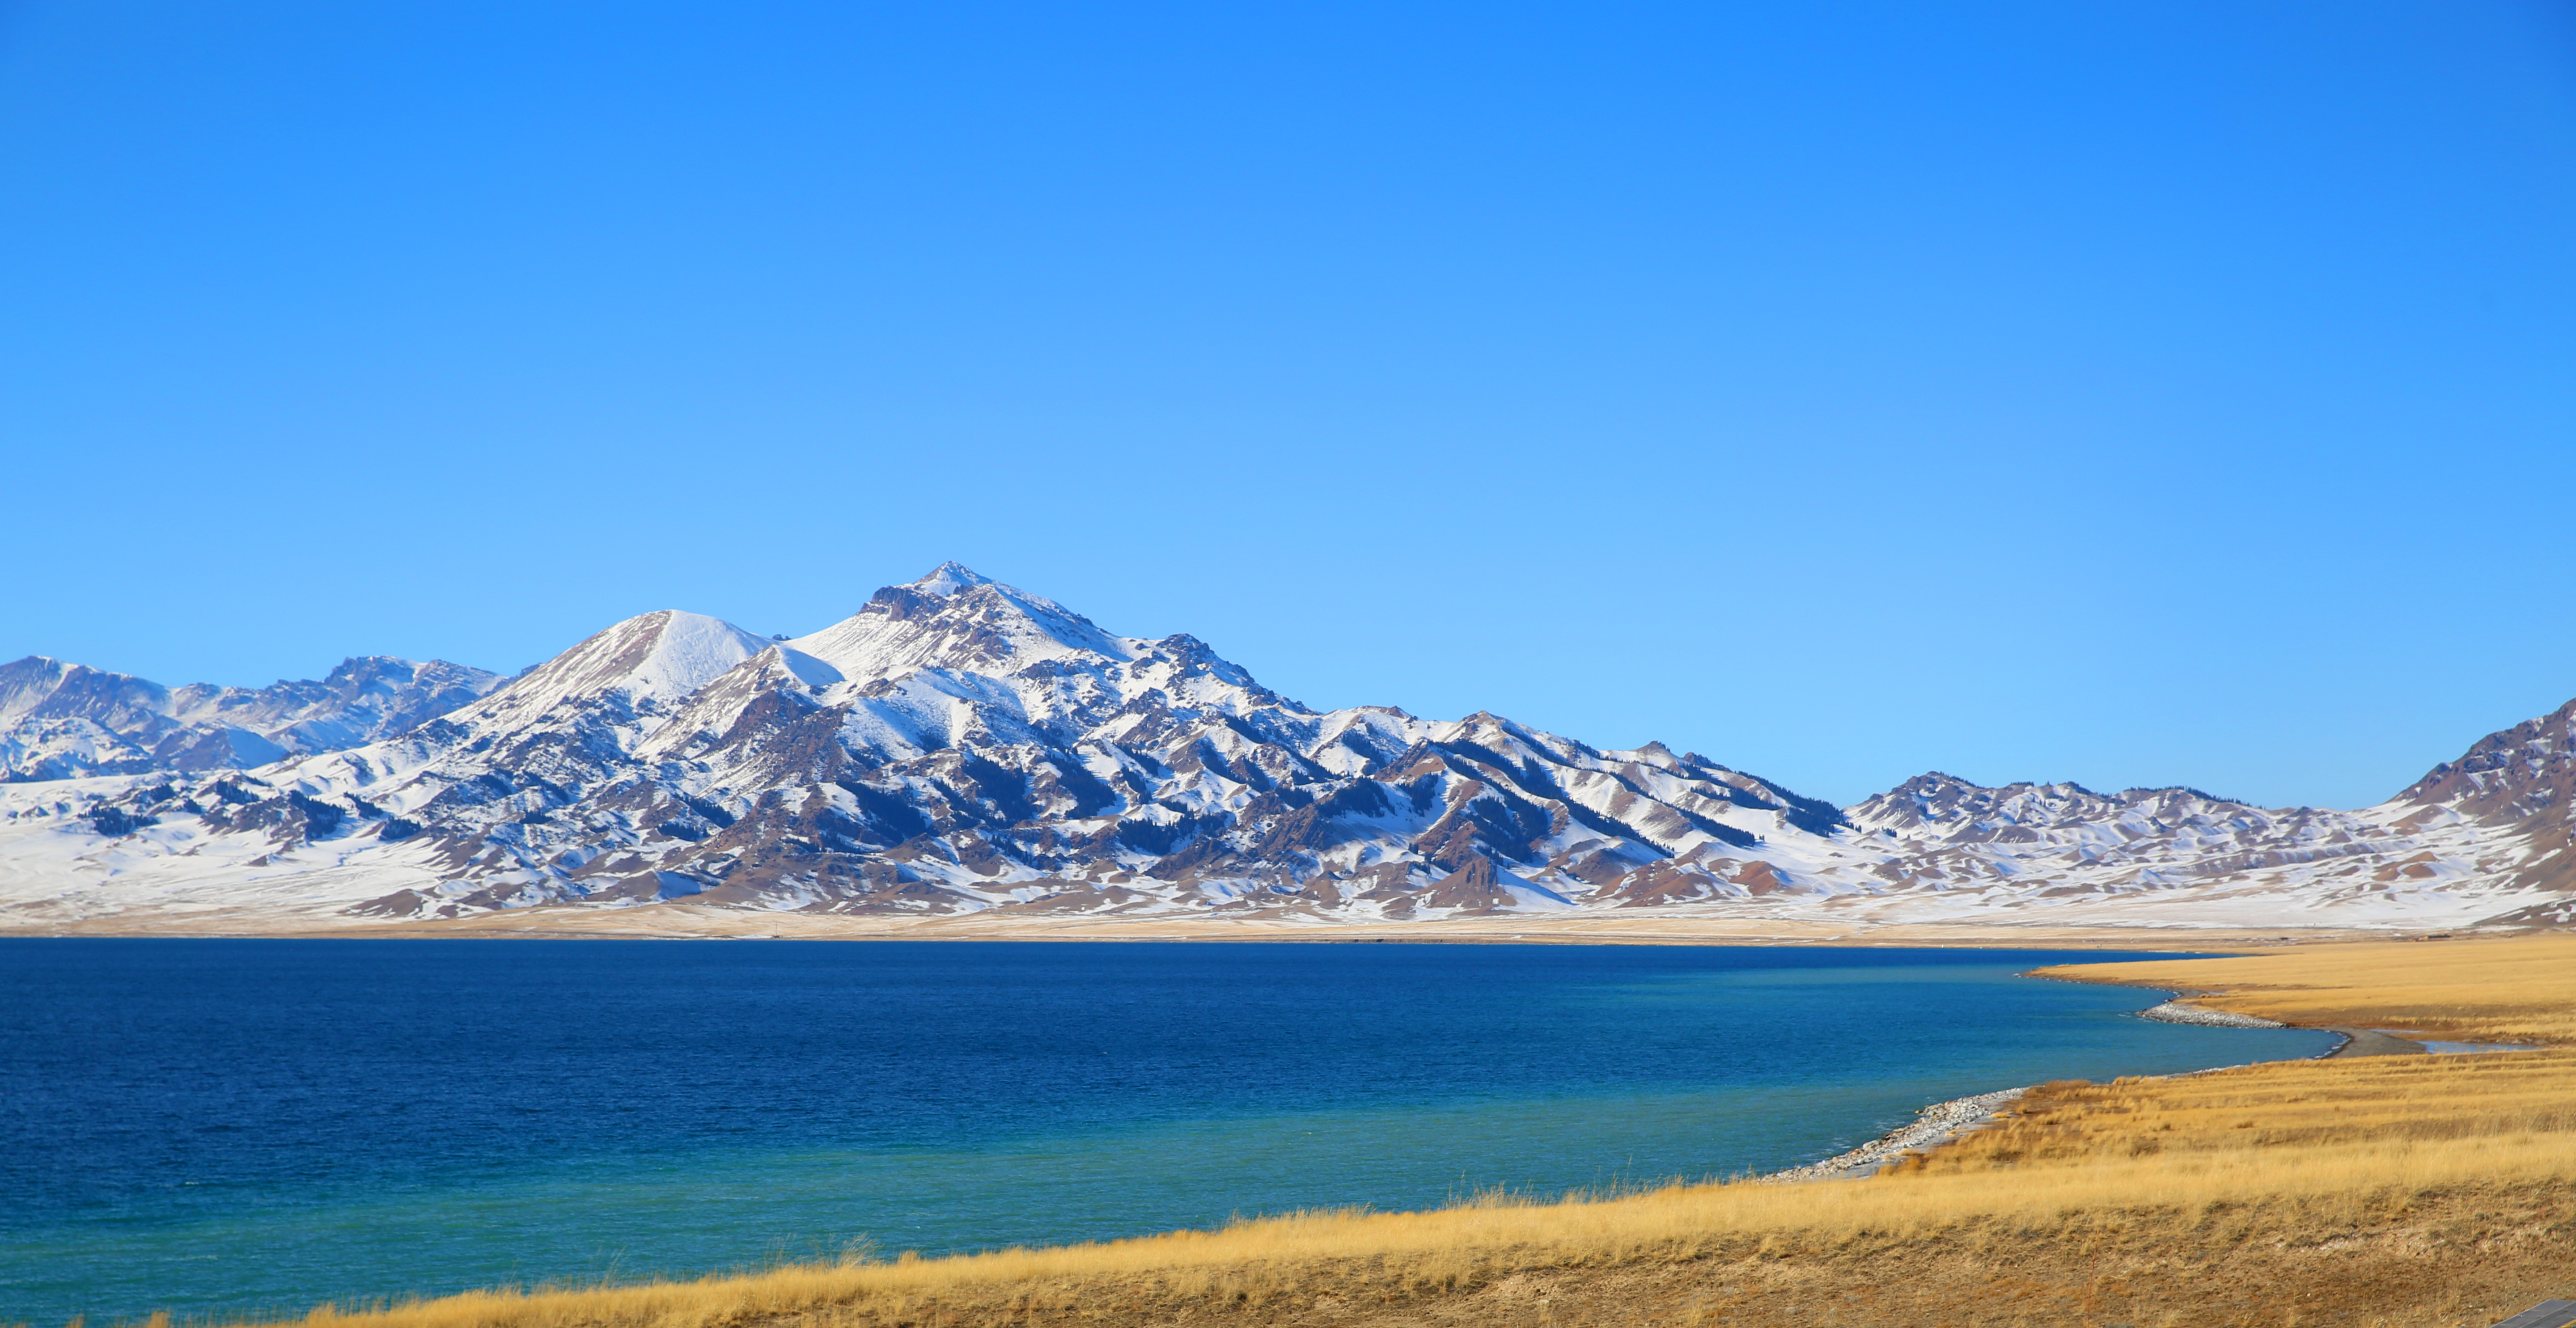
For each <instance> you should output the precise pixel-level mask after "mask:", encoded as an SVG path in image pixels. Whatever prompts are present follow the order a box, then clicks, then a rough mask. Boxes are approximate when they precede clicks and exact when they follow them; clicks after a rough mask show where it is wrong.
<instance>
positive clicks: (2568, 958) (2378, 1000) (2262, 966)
mask: <svg viewBox="0 0 2576 1328" xmlns="http://www.w3.org/2000/svg"><path fill="white" fill-rule="evenodd" d="M2040 971H2041V972H2042V973H2045V974H2048V975H2050V976H2053V977H2068V978H2075V979H2077V980H2079V981H2088V982H2129V983H2135V984H2138V985H2142V986H2155V987H2168V988H2180V989H2187V990H2209V991H2214V992H2217V993H2219V994H2216V995H2212V996H2207V997H2197V998H2194V1003H2195V1004H2199V1005H2206V1006H2210V1007H2212V1008H2214V1009H2221V1010H2234V1011H2237V1012H2239V1013H2242V1014H2256V1015H2262V1016H2265V1017H2267V1018H2272V1019H2281V1020H2286V1021H2288V1022H2290V1023H2294V1024H2305V1025H2309V1026H2313V1027H2326V1026H2330V1025H2345V1026H2352V1027H2361V1028H2403V1029H2413V1030H2416V1031H2419V1032H2424V1033H2430V1034H2433V1035H2434V1036H2437V1037H2446V1038H2456V1039H2460V1040H2465V1041H2478V1040H2493V1041H2498V1042H2538V1043H2552V1044H2566V1043H2576V935H2568V934H2565V933H2558V934H2549V935H2540V936H2524V937H2514V938H2510V939H2493V940H2490V939H2460V940H2445V941H2378V942H2368V943H2363V944H2355V945H2330V946H2315V947H2302V948H2298V949H2293V950H2285V951H2281V952H2277V953H2273V954H2261V955H2247V956H2243V957H2239V958H2232V959H2152V960H2142V961H2138V962H2134V963H2125V964H2079V965H2069V966H2066V967H2062V968H2051V969H2042V970H2040Z"/></svg>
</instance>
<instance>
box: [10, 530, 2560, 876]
mask: <svg viewBox="0 0 2576 1328" xmlns="http://www.w3.org/2000/svg"><path fill="white" fill-rule="evenodd" d="M424 667H426V666H424ZM334 676H335V677H337V676H338V675H336V674H335V675H334ZM2571 709H2576V705H2571ZM156 713H157V712H156ZM2569 716H2570V710H2561V711H2560V712H2558V713H2557V714H2556V715H2553V716H2551V717H2549V718H2548V719H2545V720H2538V721H2534V722H2533V723H2532V724H2529V725H2524V726H2522V727H2521V728H2518V729H2515V730H2512V731H2510V732H2509V733H2506V734H2499V735H2496V736H2494V737H2491V738H2489V739H2487V740H2485V741H2484V742H2481V743H2480V744H2479V745H2478V746H2477V747H2476V748H2474V749H2472V750H2471V752H2470V753H2469V755H2468V756H2466V757H2464V758H2463V759H2462V760H2461V761H2460V762H2457V763H2455V764H2453V765H2446V766H2443V767H2440V768H2438V769H2436V770H2435V771H2434V772H2433V773H2432V774H2430V775H2428V776H2426V778H2425V779H2424V780H2423V781H2421V782H2419V783H2418V784H2417V785H2415V786H2414V787H2412V788H2410V789H2408V790H2407V791H2406V792H2405V793H2402V794H2400V795H2399V796H2398V797H2397V798H2395V799H2392V800H2391V801H2390V802H2388V803H2385V804H2382V805H2381V806H2379V807H2375V808H2370V809H2366V810H2363V811H2359V812H2339V811H2320V810H2315V809H2308V808H2301V809H2293V810H2277V809H2262V808H2255V807H2250V806H2246V805H2243V804H2239V803H2233V802H2226V801H2223V800H2219V799H2215V798H2211V797H2208V796H2206V795H2204V794H2200V793H2197V792H2194V791H2192V790H2188V789H2162V790H2130V791H2127V792H2124V793H2119V794H2096V793H2093V792H2090V791H2088V790H2085V789H2082V788H2080V787H2077V786H2075V785H2070V784H2060V785H2027V784H2024V785H2013V786H2009V787H2006V788H2000V789H1988V788H1979V787H1977V786H1974V785H1970V784H1967V783H1964V782H1963V781H1959V780H1956V779H1952V778H1950V777H1948V776H1945V775H1938V774H1933V775H1925V776H1922V777H1920V778H1918V779H1915V780H1912V781H1909V782H1908V783H1906V784H1905V785H1903V786H1900V787H1899V788H1897V789H1894V790H1891V791H1889V792H1887V793H1884V794H1880V795H1878V796H1876V797H1873V798H1871V799H1869V800H1868V801H1866V802H1863V803H1861V804H1860V805H1858V806H1856V807H1853V808H1850V809H1847V810H1838V809H1836V808H1834V807H1832V806H1830V805H1827V804H1825V803H1821V802H1817V801H1815V800H1813V799H1808V798H1803V797H1800V796H1798V795H1797V794H1795V793H1792V792H1790V791H1789V790H1787V789H1784V788H1782V787H1780V786H1778V785H1777V784H1774V783H1772V782H1770V781H1767V780H1764V779H1761V778H1759V777H1757V776H1754V775H1750V774H1746V773H1744V772H1741V771H1737V770H1732V769H1729V768H1728V767H1726V766H1723V765H1720V764H1718V763H1716V762H1714V761H1711V760H1709V759H1707V758H1706V757H1702V756H1700V755H1697V754H1695V753H1675V752H1672V751H1670V750H1667V749H1665V748H1664V747H1662V746H1660V745H1649V746H1647V747H1644V748H1640V749H1636V750H1626V751H1622V750H1603V749H1598V748H1594V747H1590V746H1587V745H1585V744H1583V743H1581V742H1578V741H1575V740H1573V739H1569V738H1564V737H1560V736H1557V735H1554V734H1549V733H1545V732H1541V731H1538V730H1534V729H1530V728H1527V727H1525V726H1522V725H1518V724H1515V723H1513V722H1511V721H1510V720H1507V719H1504V718H1502V717H1500V716H1495V715H1490V714H1477V715H1471V716H1469V717H1467V718H1465V719H1461V720H1455V721H1429V720H1423V719H1419V718H1416V717H1414V716H1412V715H1408V714H1406V713H1405V712H1403V711H1401V710H1395V709H1391V708H1379V707H1359V708H1354V709H1348V710H1338V711H1331V712H1319V711H1315V710H1312V709H1309V708H1308V707H1306V706H1303V705H1300V704H1299V703H1297V702H1295V701H1293V700H1290V699H1288V698H1286V697H1282V696H1280V695H1278V694H1277V693H1275V692H1272V691H1270V690H1269V689H1267V688H1265V687H1263V686H1261V685H1260V684H1259V683H1258V682H1257V681H1255V680H1254V679H1253V678H1252V676H1251V675H1250V674H1248V673H1247V672H1245V671H1244V670H1243V669H1241V668H1239V667H1237V666H1236V665H1233V664H1231V663H1228V662H1227V661H1225V660H1224V659H1222V658H1220V657H1218V656H1217V655H1216V654H1215V653H1214V652H1213V651H1211V650H1210V649H1209V648H1208V647H1207V646H1206V645H1205V644H1203V643H1201V642H1199V641H1198V640H1196V639H1194V638H1192V637H1188V636H1170V637H1163V638H1159V639H1145V638H1136V637H1121V636H1116V635H1112V634H1110V633H1108V632H1106V631H1103V630H1102V629H1101V628H1099V627H1098V626H1096V625H1095V624H1093V623H1092V622H1090V621H1089V620H1088V619H1085V618H1083V617H1081V616H1080V615H1078V614H1075V613H1073V612H1071V611H1070V610H1068V609H1066V608H1064V607H1063V606H1061V605H1058V604H1056V603H1054V602H1052V601H1050V600H1046V599H1043V598H1040V597H1038V596H1035V595H1031V594H1028V593H1026V592H1024V591H1020V590H1017V589H1014V588H1012V587H1009V586H1005V585H1001V584H998V583H996V582H992V581H989V580H986V579H985V578H982V577H979V576H977V575H975V574H974V573H972V572H970V571H967V570H966V569H964V568H962V567H958V566H956V565H954V564H951V565H948V566H944V567H942V568H940V569H938V570H937V571H934V572H933V573H931V574H930V575H929V576H926V577H924V578H922V579H921V580H919V581H916V582H913V583H911V584H909V585H904V586H894V587H889V588H887V589H884V590H881V591H879V592H877V593H876V595H875V596H874V597H872V598H871V599H870V600H869V601H868V602H867V603H866V604H865V605H864V606H863V607H862V608H861V609H860V610H859V611H858V612H857V613H856V614H854V615H852V616H851V617H849V618H848V619H846V620H844V621H842V622H839V623H836V624H834V625H832V626H830V627H827V628H825V629H824V630H822V631H819V632H816V633H814V634H812V635H810V636H806V637H801V638H798V639H795V640H792V641H777V640H770V639H765V638H763V637H760V636H758V635H756V634H753V633H750V632H746V631H743V630H741V629H739V628H736V627H733V626H731V625H730V624H726V623H723V622H721V621H718V620H716V619H712V618H705V617H700V616H697V615H692V614H685V613H676V612H667V611H666V612H659V613H652V614H646V615H644V616H642V617H638V618H633V619H629V620H628V621H626V622H622V623H619V624H617V625H615V626H613V627H610V628H609V629H607V630H606V631H603V632H601V633H599V634H598V635H596V636H593V637H591V638H590V639H589V640H586V641H584V642H582V643H580V644H579V645H576V646H575V647H573V648H572V649H571V650H568V651H566V652H565V653H564V654H562V655H560V656H558V657H557V658H555V659H554V660H552V661H550V662H548V663H547V664H545V665H543V666H542V667H540V668H537V669H535V670H532V671H530V672H529V673H527V674H525V675H522V676H521V677H519V678H517V679H514V680H512V681H510V682H509V683H507V684H506V685H503V686H500V687H498V688H497V689H494V690H491V691H489V692H488V694H482V695H478V696H476V697H475V698H473V699H471V700H468V701H466V702H465V703H463V704H460V705H458V706H456V707H455V708H454V709H453V710H450V711H448V712H447V713H444V714H441V715H438V716H437V717H435V718H431V719H428V720H426V721H425V722H421V723H418V724H417V725H416V726H413V727H410V728H408V729H407V730H404V731H401V732H396V733H388V734H386V735H385V736H382V737H378V738H376V739H375V740H373V741H369V742H366V743H364V744H362V745H358V746H354V747H350V748H348V749H347V750H341V751H328V752H317V753H314V754H310V755H302V756H294V757H289V758H288V759H284V760H281V761H278V762H276V763H274V764H270V765H266V766H262V767H260V768H259V769H257V770H254V771H249V772H244V773H225V774H216V773H211V772H210V773H192V774H184V775H171V774H159V773H156V774H149V775H140V776H126V777H122V778H112V779H87V780H76V781H59V782H54V783H44V784H25V785H21V786H18V787H17V788H14V789H0V919H5V921H6V923H7V924H8V925H13V926H45V925H66V924H71V923H78V922H83V921H89V920H95V919H99V918H103V917H115V916H126V915H134V916H141V915H160V916H172V915H183V914H186V913H188V912H190V911H192V910H231V911H239V910H243V909H253V910H266V911H268V912H270V913H289V914H294V915H296V916H299V917H304V918H308V919H311V918H330V919H334V920H338V921H342V922H346V923H349V924H351V925H359V924H363V923H365V922H367V921H371V920H395V919H412V918H431V917H457V916H466V915H471V914H475V913H478V912H485V911H491V910H501V909H520V908H528V907H532V906H540V905H567V906H577V907H591V908H633V907H645V906H652V905H655V904H659V903H664V902H667V901H674V900H686V901H689V902H691V903H695V904H712V905H723V906H731V907H738V908H748V909H779V910H800V911H806V912H811V913H824V914H857V915H903V916H936V915H956V914H964V913H969V912H972V913H978V914H983V915H986V916H987V917H989V918H992V919H996V920H1001V919H1008V918H1011V917H1019V916H1064V915H1098V916H1104V917H1151V916H1170V915H1218V916H1225V915H1234V916H1246V917H1253V916H1258V917H1267V918H1273V919H1277V920H1280V921H1283V922H1310V923H1316V924H1328V923H1332V922H1337V921H1385V920H1403V919H1413V918H1428V917H1441V916H1454V915H1459V914H1475V913H1496V912H1507V913H1526V914H1540V913H1563V912H1568V911H1573V910H1604V909H1639V908H1656V909H1667V910H1679V911H1683V912H1706V913H1733V914H1741V913H1756V914H1762V915H1768V916H1786V917H1815V918H1844V919H1850V920H1853V921H1901V920H1927V919H1941V918H1963V917H1981V918H1991V919H1999V920H2027V921H2032V922H2043V921H2044V922H2129V923H2136V924H2139V925H2191V924H2211V925H2258V926H2298V925H2343V926H2354V925H2362V926H2368V925H2382V926H2457V925H2463V924H2466V923H2468V922H2473V921H2476V920H2478V919H2480V918H2487V917H2496V916H2513V917H2517V918H2521V919H2524V920H2541V919H2546V918H2551V917H2555V916H2557V913H2559V912H2564V911H2565V909H2566V907H2567V904H2568V901H2569V900H2570V899H2571V898H2576V895H2571V893H2570V892H2571V888H2576V881H2571V880H2570V878H2569V874H2570V872H2571V870H2576V854H2571V852H2570V847H2571V846H2570V844H2569V842H2568V834H2569V822H2568V820H2567V807H2568V802H2569V780H2570V769H2571V750H2570V747H2569V732H2568V728H2569ZM2553 910H2555V911H2556V912H2553Z"/></svg>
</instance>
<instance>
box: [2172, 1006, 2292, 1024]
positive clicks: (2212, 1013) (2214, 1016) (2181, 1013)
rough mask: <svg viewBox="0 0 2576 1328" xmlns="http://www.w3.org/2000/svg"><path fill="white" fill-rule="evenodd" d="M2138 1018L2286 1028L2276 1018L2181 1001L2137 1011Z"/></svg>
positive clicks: (2180, 1022)
mask: <svg viewBox="0 0 2576 1328" xmlns="http://www.w3.org/2000/svg"><path fill="white" fill-rule="evenodd" d="M2138 1017H2139V1018H2140V1019H2153V1020H2155V1021H2156V1022H2157V1023H2160V1024H2198V1025H2200V1026H2202V1027H2204V1028H2287V1027H2289V1025H2288V1024H2285V1023H2282V1022H2280V1021H2279V1020H2277V1019H2257V1018H2255V1017H2254V1016H2253V1015H2250V1014H2229V1013H2228V1012H2227V1011H2225V1010H2204V1009H2202V1008H2201V1007H2199V1006H2197V1005H2190V1004H2186V1003H2184V1002H2182V1001H2167V1002H2165V1003H2164V1004H2162V1005H2159V1006H2156V1007H2154V1008H2152V1009H2146V1010H2140V1011H2138Z"/></svg>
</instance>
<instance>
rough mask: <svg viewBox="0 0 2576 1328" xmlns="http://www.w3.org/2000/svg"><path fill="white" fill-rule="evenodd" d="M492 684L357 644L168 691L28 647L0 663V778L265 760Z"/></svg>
mask: <svg viewBox="0 0 2576 1328" xmlns="http://www.w3.org/2000/svg"><path fill="white" fill-rule="evenodd" d="M500 684H501V678H500V676H499V675H498V674H493V673H486V672H484V671H483V670H481V669H472V668H467V667H465V666H464V665H461V664H450V663H448V662H446V661H445V660H431V661H430V662H428V663H426V664H416V663H413V662H412V661H410V660H407V659H395V658H393V657H391V656H389V655H368V656H362V657H359V658H354V659H348V660H343V661H341V663H340V666H339V667H338V668H335V669H333V670H331V676H329V677H327V678H324V679H323V680H321V681H320V682H311V681H305V682H279V683H274V684H271V685H269V686H267V687H260V688H249V687H216V686H211V685H209V684H206V683H192V684H190V685H188V686H185V687H181V688H178V689H176V690H172V689H170V688H167V687H163V686H161V685H160V684H158V683H154V682H148V681H146V680H144V679H142V678H137V677H135V676H133V675H132V674H126V673H109V672H106V671H104V670H100V669H94V668H90V667H89V666H87V665H84V664H66V663H64V662H63V661H61V660H57V659H48V658H46V657H44V656H42V655H30V656H28V657H27V658H25V659H22V660H19V661H18V662H16V663H14V664H0V780H6V781H10V782H24V781H28V780H56V779H72V778H78V777H81V776H85V775H103V774H140V773H145V772H149V771H172V772H179V771H199V770H212V769H218V768H225V767H249V766H259V765H267V764H269V763H270V762H272V761H278V760H282V759H285V758H286V757H289V756H294V755H302V754H307V753H312V752H324V751H334V750H337V749H340V748H344V747H355V746H358V745H359V744H361V743H366V742H372V741H374V740H376V739H378V738H383V737H391V736H394V735H397V734H402V733H406V732H409V731H410V730H411V729H413V728H415V727H417V726H419V725H420V724H421V723H422V722H423V721H426V720H429V719H433V718H436V717H437V716H439V715H442V714H445V713H446V712H448V711H450V710H453V709H455V708H456V707H457V706H460V705H463V704H464V703H466V702H468V701H471V700H473V699H474V698H476V697H478V696H481V695H483V694H484V693H485V692H488V691H491V690H492V689H493V688H494V687H497V686H499V685H500Z"/></svg>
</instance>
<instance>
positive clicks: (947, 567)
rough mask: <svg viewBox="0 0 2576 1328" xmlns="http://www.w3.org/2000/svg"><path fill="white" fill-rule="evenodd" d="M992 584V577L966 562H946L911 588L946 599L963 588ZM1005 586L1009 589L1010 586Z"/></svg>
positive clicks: (931, 570) (914, 583)
mask: <svg viewBox="0 0 2576 1328" xmlns="http://www.w3.org/2000/svg"><path fill="white" fill-rule="evenodd" d="M992 584H994V582H993V580H992V578H990V577H986V576H980V575H977V574H976V571H975V569H974V568H971V567H968V566H967V565H966V564H964V563H960V562H945V563H941V564H940V565H938V566H937V567H934V568H931V569H930V571H929V573H928V574H927V575H925V576H923V577H922V578H921V579H920V580H918V581H915V582H913V583H912V585H911V586H910V587H909V589H912V590H917V591H920V592H921V593H922V594H925V595H936V596H938V597H940V598H942V599H945V598H947V597H948V596H950V595H954V594H956V593H957V592H958V591H961V590H972V589H974V588H975V587H977V586H989V585H992ZM1004 588H1005V589H1008V587H1004Z"/></svg>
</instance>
